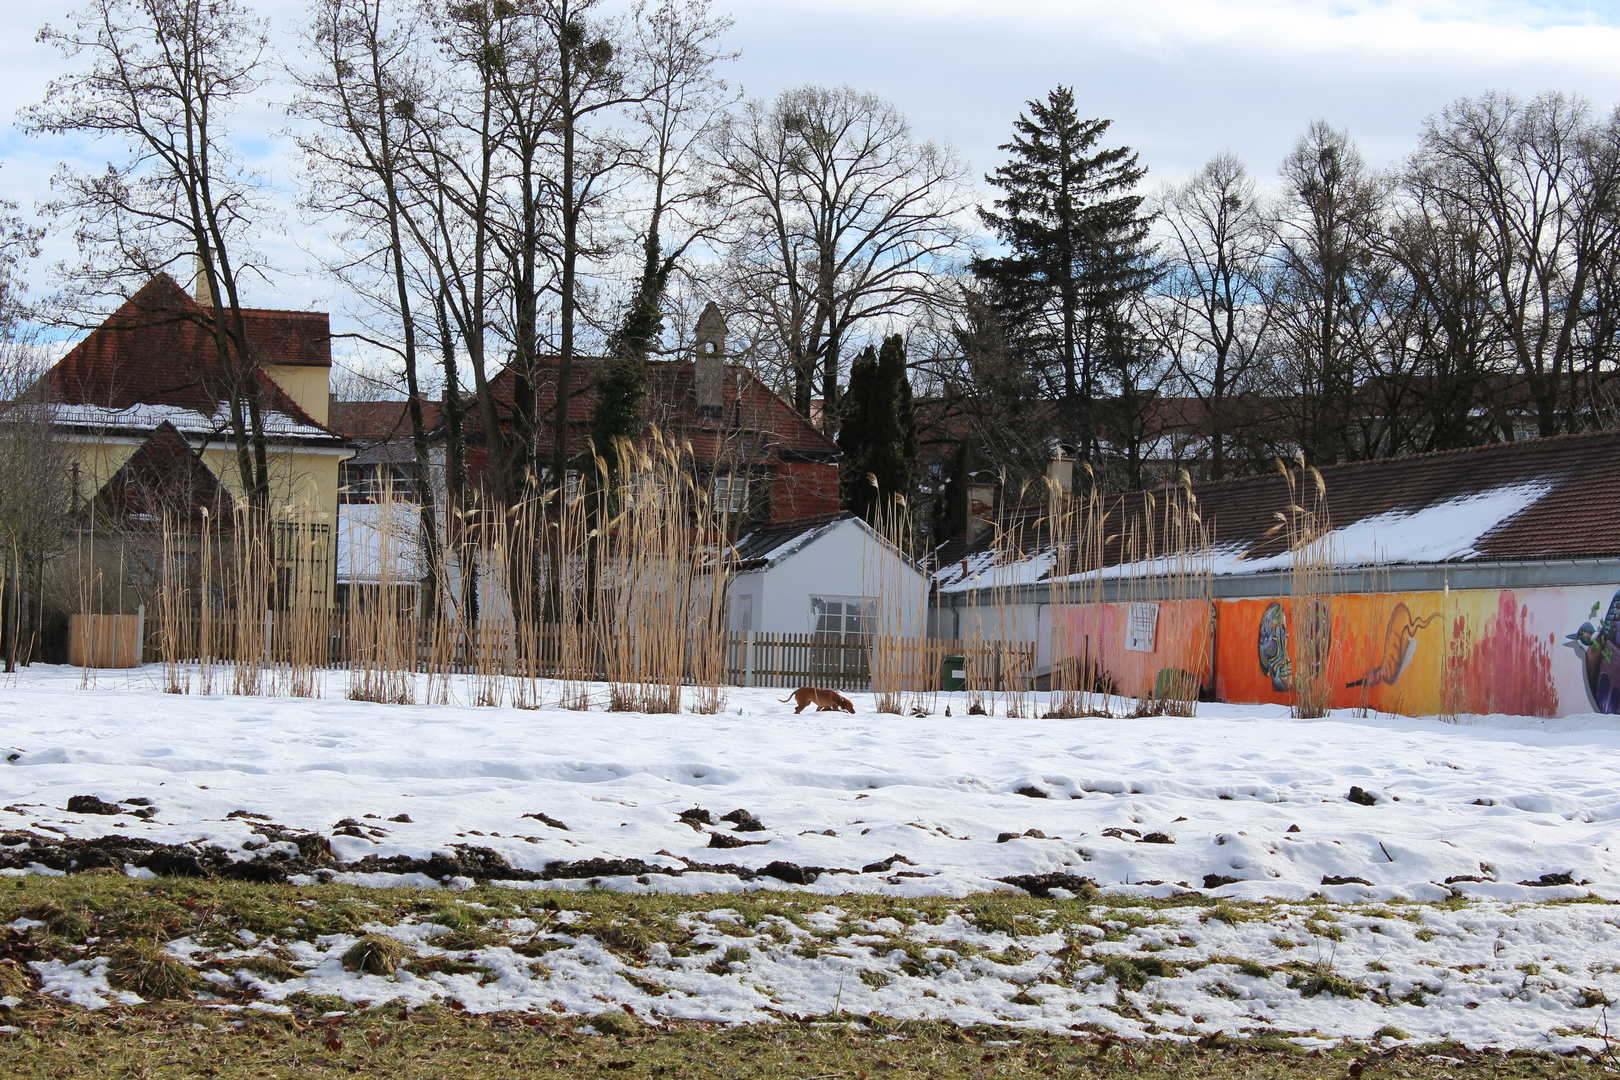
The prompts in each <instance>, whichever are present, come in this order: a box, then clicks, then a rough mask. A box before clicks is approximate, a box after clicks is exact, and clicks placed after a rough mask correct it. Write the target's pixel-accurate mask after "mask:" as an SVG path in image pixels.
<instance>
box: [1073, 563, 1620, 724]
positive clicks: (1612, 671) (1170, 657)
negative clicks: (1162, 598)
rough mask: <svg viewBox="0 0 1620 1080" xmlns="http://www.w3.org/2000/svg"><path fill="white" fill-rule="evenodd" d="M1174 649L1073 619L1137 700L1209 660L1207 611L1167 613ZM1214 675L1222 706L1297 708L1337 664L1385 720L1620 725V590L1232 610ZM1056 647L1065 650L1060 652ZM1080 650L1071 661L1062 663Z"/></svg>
mask: <svg viewBox="0 0 1620 1080" xmlns="http://www.w3.org/2000/svg"><path fill="white" fill-rule="evenodd" d="M1160 607H1161V608H1172V607H1174V608H1175V610H1172V611H1169V612H1166V613H1165V614H1164V615H1161V619H1162V620H1164V623H1163V626H1164V629H1161V631H1160V637H1161V639H1162V641H1163V645H1162V648H1159V649H1156V650H1155V652H1154V653H1151V654H1149V653H1142V652H1131V651H1128V650H1126V649H1125V647H1124V646H1125V637H1126V633H1125V629H1124V627H1125V622H1126V620H1127V619H1128V613H1127V609H1129V608H1130V605H1128V604H1102V605H1096V606H1095V607H1087V608H1075V609H1072V610H1071V611H1070V613H1069V615H1068V618H1067V620H1066V625H1067V626H1068V627H1069V628H1070V629H1069V633H1070V635H1071V640H1073V641H1074V642H1075V643H1076V646H1075V648H1073V649H1072V652H1073V654H1074V655H1079V654H1080V649H1081V643H1082V642H1085V643H1088V647H1090V646H1089V643H1090V642H1096V643H1097V644H1096V646H1095V649H1096V651H1095V653H1094V654H1093V655H1094V656H1095V658H1096V662H1098V663H1099V664H1100V666H1102V667H1103V668H1104V669H1105V670H1107V671H1109V673H1110V674H1111V675H1113V676H1114V678H1115V681H1116V684H1117V685H1118V686H1119V687H1120V688H1121V689H1122V690H1123V691H1125V692H1132V688H1135V687H1142V686H1151V685H1152V680H1153V678H1154V676H1155V674H1156V671H1157V669H1158V668H1159V667H1179V666H1189V665H1188V664H1187V659H1188V658H1193V659H1196V658H1197V657H1198V656H1199V655H1206V656H1208V655H1210V652H1209V649H1208V647H1207V646H1206V647H1205V648H1204V650H1203V653H1202V654H1200V653H1199V650H1198V649H1197V648H1196V647H1195V641H1196V635H1197V634H1199V633H1202V634H1205V635H1207V634H1208V621H1207V616H1203V617H1201V616H1200V612H1199V611H1197V610H1194V609H1202V608H1204V607H1205V606H1204V605H1174V606H1172V605H1168V604H1166V605H1160ZM1214 607H1215V619H1216V623H1215V633H1214V648H1213V654H1212V656H1211V657H1210V658H1211V660H1212V661H1213V662H1212V663H1207V664H1205V665H1204V667H1203V668H1202V670H1200V672H1199V673H1200V676H1201V677H1202V678H1203V679H1204V680H1205V682H1206V683H1210V682H1212V683H1213V687H1214V691H1215V695H1216V697H1217V698H1219V699H1220V700H1222V701H1234V702H1274V703H1277V704H1287V703H1288V702H1289V701H1290V699H1291V695H1292V692H1293V684H1294V678H1295V669H1296V667H1297V666H1299V665H1301V664H1311V665H1325V666H1326V668H1327V678H1328V680H1329V682H1330V683H1331V685H1332V686H1333V687H1334V694H1333V704H1334V706H1335V707H1337V708H1355V707H1359V706H1366V707H1369V708H1372V709H1376V710H1378V711H1380V712H1392V713H1406V714H1410V715H1420V714H1433V713H1493V712H1495V713H1513V714H1518V715H1526V716H1559V715H1567V714H1570V713H1580V712H1606V713H1620V590H1615V589H1613V588H1611V587H1602V586H1594V587H1567V588H1557V589H1527V590H1521V591H1517V592H1515V591H1509V590H1503V591H1491V590H1470V591H1464V592H1450V593H1443V592H1430V593H1387V594H1378V595H1351V596H1336V597H1332V598H1330V599H1325V600H1312V601H1310V602H1308V603H1307V602H1304V601H1302V602H1301V604H1300V605H1299V608H1300V610H1299V611H1295V610H1294V605H1293V604H1292V603H1291V602H1290V601H1289V600H1288V598H1286V597H1284V598H1279V599H1257V600H1221V601H1217V602H1216V603H1215V605H1214ZM1054 644H1056V642H1055V643H1054ZM1063 651H1066V652H1068V651H1071V650H1067V649H1066V650H1063Z"/></svg>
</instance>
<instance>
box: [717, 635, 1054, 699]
mask: <svg viewBox="0 0 1620 1080" xmlns="http://www.w3.org/2000/svg"><path fill="white" fill-rule="evenodd" d="M948 656H960V657H962V658H963V664H962V666H961V667H960V668H959V669H958V670H961V671H962V672H963V673H964V674H965V676H966V678H967V679H968V680H969V685H974V686H982V687H984V688H985V689H991V690H1001V689H1006V688H1007V686H1008V684H1009V683H1010V684H1012V685H1013V686H1015V687H1019V688H1022V689H1028V688H1029V686H1030V680H1031V678H1032V677H1033V675H1034V672H1035V643H1034V642H1033V641H1021V642H1009V643H1006V644H1002V643H998V642H987V641H979V642H972V641H953V640H950V639H946V638H920V637H877V638H854V639H850V638H839V637H835V636H833V635H826V634H765V633H755V632H752V631H750V632H748V633H736V632H733V633H729V634H727V635H726V669H725V681H726V682H728V683H730V684H732V685H733V686H776V687H795V686H821V687H826V688H827V689H829V690H878V689H891V690H901V691H908V692H915V691H923V690H936V689H939V688H940V687H941V685H942V683H943V681H944V680H945V679H947V678H948V676H947V674H946V672H945V671H944V667H945V658H946V657H948Z"/></svg>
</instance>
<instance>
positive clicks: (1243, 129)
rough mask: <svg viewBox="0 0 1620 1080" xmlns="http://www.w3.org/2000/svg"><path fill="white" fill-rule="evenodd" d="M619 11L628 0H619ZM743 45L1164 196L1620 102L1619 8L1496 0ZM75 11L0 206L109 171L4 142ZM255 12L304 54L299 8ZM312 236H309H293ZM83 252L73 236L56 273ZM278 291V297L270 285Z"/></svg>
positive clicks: (973, 139)
mask: <svg viewBox="0 0 1620 1080" xmlns="http://www.w3.org/2000/svg"><path fill="white" fill-rule="evenodd" d="M615 2H616V0H615ZM716 6H717V7H718V8H720V9H722V10H725V9H729V10H731V11H732V12H733V14H734V15H735V19H736V26H735V29H734V30H733V32H732V35H731V44H732V46H733V47H737V48H741V49H742V50H743V56H742V59H741V60H740V61H739V62H738V63H737V64H736V65H735V66H734V68H733V70H732V71H731V72H730V76H731V77H732V78H733V79H734V80H735V81H738V82H741V83H742V84H743V86H744V87H745V89H746V90H747V91H748V92H749V93H750V94H756V95H761V94H771V93H774V92H776V91H778V90H780V89H783V88H785V87H788V86H795V85H800V84H803V83H833V84H836V83H843V82H847V83H850V84H851V85H854V86H857V87H859V88H862V89H868V90H872V91H874V92H877V93H879V94H881V95H883V96H885V97H887V98H889V99H891V100H893V101H894V102H895V103H896V104H898V105H899V106H900V107H901V109H903V110H904V111H905V112H906V113H907V114H908V115H910V116H911V118H912V120H913V122H914V125H915V127H916V129H917V130H918V132H919V134H921V135H923V136H925V137H928V138H938V139H948V140H950V141H951V142H953V143H955V144H956V145H957V146H958V148H960V149H961V150H962V151H963V153H964V154H965V155H966V156H967V157H968V158H969V159H970V161H971V162H972V165H973V168H974V171H975V173H980V174H982V173H983V172H985V171H987V170H988V169H990V168H992V167H993V166H994V165H995V164H996V162H997V161H998V160H999V158H1000V153H999V151H998V150H997V149H996V147H997V146H998V144H1000V143H1002V142H1005V141H1006V139H1007V137H1008V134H1009V132H1010V129H1011V125H1012V122H1013V119H1014V118H1015V117H1016V116H1017V114H1018V112H1019V111H1020V110H1021V109H1022V108H1023V107H1024V103H1025V102H1026V101H1027V100H1028V99H1030V98H1035V97H1040V96H1043V95H1044V94H1045V93H1046V92H1047V91H1048V90H1050V89H1051V88H1052V87H1053V86H1054V85H1057V84H1058V83H1063V84H1066V85H1072V86H1074V87H1075V90H1076V94H1077V96H1078V97H1079V99H1080V101H1081V103H1082V104H1081V107H1082V108H1083V109H1084V110H1085V111H1086V112H1087V113H1088V114H1089V115H1094V116H1106V117H1111V118H1113V119H1114V120H1115V125H1114V128H1113V129H1112V131H1111V132H1110V138H1112V139H1115V140H1117V141H1118V142H1123V143H1128V144H1130V145H1132V146H1135V147H1136V148H1137V149H1138V150H1139V151H1140V152H1141V159H1142V161H1143V163H1144V164H1146V165H1148V166H1149V168H1150V170H1151V172H1150V176H1149V183H1150V184H1153V183H1157V182H1158V181H1162V180H1173V179H1176V178H1179V177H1181V176H1183V175H1186V174H1187V173H1190V172H1191V171H1193V170H1194V169H1196V168H1197V167H1198V166H1199V165H1200V164H1202V162H1203V161H1205V160H1206V159H1208V158H1209V156H1210V155H1212V154H1214V153H1215V152H1217V151H1219V150H1223V149H1231V150H1233V151H1234V152H1236V153H1237V154H1238V155H1239V156H1240V157H1242V158H1243V159H1245V160H1246V161H1247V162H1248V163H1249V165H1250V167H1251V169H1252V170H1253V171H1254V172H1255V174H1256V175H1257V176H1259V177H1261V178H1262V180H1265V179H1266V178H1269V177H1271V176H1272V175H1273V174H1274V170H1275V167H1276V164H1277V162H1278V161H1279V160H1281V158H1282V156H1283V155H1284V154H1285V153H1286V152H1287V150H1288V148H1289V146H1290V145H1291V144H1292V142H1293V140H1294V138H1295V137H1296V135H1297V134H1298V133H1299V132H1300V131H1302V130H1303V129H1304V127H1305V125H1306V124H1307V123H1309V122H1310V121H1311V120H1312V119H1314V118H1316V117H1325V118H1326V119H1328V120H1329V121H1330V122H1332V123H1334V124H1335V125H1337V126H1344V127H1348V128H1349V129H1350V131H1351V134H1352V136H1353V137H1355V138H1356V139H1357V140H1358V141H1359V142H1360V143H1361V145H1362V148H1363V150H1364V151H1365V153H1366V155H1367V157H1368V159H1369V160H1370V161H1372V162H1374V163H1377V164H1383V163H1387V162H1391V161H1395V160H1397V159H1399V158H1400V157H1401V156H1402V155H1403V154H1405V153H1406V152H1407V151H1408V150H1409V149H1410V148H1411V146H1412V143H1413V140H1414V139H1415V137H1416V133H1417V130H1418V127H1419V125H1420V124H1421V122H1422V119H1423V118H1424V116H1426V115H1428V114H1429V113H1432V112H1434V111H1435V110H1437V109H1439V108H1441V107H1442V106H1444V105H1445V104H1446V103H1447V102H1449V101H1452V100H1454V99H1455V98H1457V97H1459V96H1461V95H1464V94H1475V93H1479V92H1480V91H1483V90H1486V89H1505V90H1510V91H1513V92H1516V93H1520V94H1526V95H1527V94H1533V93H1535V92H1537V91H1539V90H1541V89H1544V88H1547V87H1555V88H1558V89H1563V90H1568V91H1575V92H1580V93H1584V94H1585V95H1586V96H1588V97H1590V98H1591V99H1593V101H1594V102H1595V103H1596V104H1597V105H1598V106H1599V107H1600V108H1607V107H1609V106H1610V105H1612V104H1613V103H1614V102H1615V101H1616V100H1620V68H1617V67H1616V66H1615V65H1614V63H1613V59H1612V58H1613V57H1614V56H1616V55H1620V13H1617V12H1616V10H1615V9H1614V8H1613V7H1612V6H1610V5H1607V4H1605V5H1603V7H1602V8H1598V7H1596V6H1586V5H1582V4H1580V3H1563V2H1558V0H1553V2H1549V3H1525V2H1507V0H1486V2H1484V3H1467V2H1462V0H1379V2H1375V0H1339V2H1333V0H1230V2H1199V0H1147V2H1136V3H1129V2H1125V3H1121V2H1118V0H1112V2H1105V0H996V2H986V0H729V2H728V0H717V5H716ZM73 7H74V5H73V4H71V3H68V2H65V0H46V2H41V3H34V4H21V3H12V4H0V65H3V70H4V72H5V78H3V79H0V118H3V119H0V157H3V158H4V159H5V165H4V169H3V171H0V194H4V195H5V196H7V197H10V198H14V199H17V200H18V201H20V202H21V203H23V204H24V205H25V206H28V205H31V204H32V203H34V202H35V201H36V200H38V199H41V198H44V197H47V196H48V194H49V186H48V185H49V177H50V173H51V170H52V168H53V166H54V164H55V162H56V161H57V160H58V159H59V158H60V157H62V156H72V157H74V158H75V159H76V161H75V164H76V165H77V166H78V167H92V168H93V167H97V165H98V164H99V163H100V162H103V161H105V160H106V158H107V157H108V156H112V155H113V154H114V151H113V150H112V148H101V147H91V146H86V145H84V144H70V143H51V142H45V141H35V140H30V139H27V138H24V137H22V136H20V135H18V134H17V133H16V132H15V131H14V130H9V129H6V128H5V122H6V121H7V120H9V118H10V117H11V115H12V114H13V113H14V112H15V111H16V110H17V109H18V108H21V107H23V106H25V105H27V104H29V103H31V102H34V101H37V100H39V98H40V97H41V96H42V94H43V93H44V89H45V85H46V82H47V81H48V80H49V79H50V78H51V77H52V76H53V75H56V74H59V73H61V72H63V71H65V70H68V67H69V65H68V64H67V63H65V62H63V61H62V60H61V59H60V58H59V57H57V56H56V54H55V52H54V50H51V49H49V48H47V47H45V46H43V45H39V44H37V43H36V42H35V41H34V40H33V39H34V34H35V33H36V32H37V30H38V29H39V27H40V25H41V24H43V23H44V22H46V21H53V22H57V23H60V22H63V21H64V20H65V19H66V16H67V14H68V13H69V12H71V11H72V10H73ZM258 8H259V10H260V11H261V12H263V13H264V14H266V15H268V16H269V17H270V18H271V19H272V21H273V23H274V25H275V26H276V28H277V39H278V41H279V42H281V43H283V44H290V43H291V42H292V40H293V38H292V35H293V31H294V28H295V27H296V24H297V22H298V20H299V19H300V18H301V17H302V12H303V10H304V4H303V3H302V0H273V2H270V3H260V4H259V5H258ZM286 96H287V95H286V93H285V92H284V91H277V92H276V93H275V94H274V95H273V96H271V97H267V100H266V101H265V103H264V104H263V106H262V107H259V108H256V109H254V110H252V111H251V112H250V113H248V114H246V115H244V116H243V117H242V119H241V122H240V124H239V125H238V126H239V129H240V130H241V131H243V133H244V134H250V135H252V136H254V137H255V138H262V137H264V136H266V135H268V134H270V133H272V132H274V131H276V130H277V129H279V128H281V127H283V126H284V125H285V120H284V119H283V118H282V116H281V113H280V109H279V105H278V104H277V102H278V101H279V100H282V99H284V98H285V97H286ZM286 149H287V147H286V146H285V144H284V143H281V144H276V150H275V156H273V157H270V158H268V159H266V160H263V161H261V162H259V163H258V164H260V165H261V166H262V167H263V168H264V169H265V171H266V172H267V173H268V174H269V175H270V176H271V177H272V178H273V179H274V180H275V182H276V183H277V185H278V188H279V189H280V191H281V193H282V194H281V203H280V204H281V207H282V209H283V214H282V216H281V217H280V218H279V219H278V220H277V221H276V222H275V226H274V228H272V229H270V230H268V231H269V232H270V233H271V235H270V236H267V238H266V243H265V246H266V248H267V249H268V250H269V253H270V254H271V255H272V257H273V258H274V260H275V261H276V262H277V263H278V264H279V265H280V268H281V269H282V271H283V274H282V276H281V277H280V278H279V279H278V280H277V282H276V283H275V290H274V291H273V292H272V294H271V295H267V296H264V297H262V298H258V297H256V299H257V300H259V302H264V303H273V304H276V305H278V306H313V305H318V306H321V307H341V305H342V297H341V296H335V295H333V292H332V286H331V285H330V284H328V283H327V282H326V281H325V280H324V279H323V278H322V277H321V275H319V274H318V273H316V272H314V271H313V270H312V263H313V260H312V259H311V258H310V257H309V256H308V255H307V254H306V252H307V251H308V250H310V249H319V248H320V247H321V246H322V245H321V242H320V240H319V238H318V237H316V236H315V235H313V234H311V233H310V230H309V229H308V228H307V226H305V225H304V224H303V223H302V222H301V221H300V219H299V218H298V217H297V215H296V213H295V212H294V211H293V208H292V206H291V198H290V194H289V192H290V190H291V187H292V181H291V175H292V171H291V169H290V168H289V163H288V161H287V159H286V158H285V157H284V156H282V155H283V154H284V153H285V152H286ZM291 234H299V235H291ZM70 254H71V248H70V244H69V242H68V241H67V239H66V238H63V237H58V238H57V239H56V240H55V241H54V242H53V244H52V245H51V248H50V255H51V257H53V258H62V257H64V256H67V255H70ZM270 291H271V290H267V292H270Z"/></svg>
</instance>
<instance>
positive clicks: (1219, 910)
mask: <svg viewBox="0 0 1620 1080" xmlns="http://www.w3.org/2000/svg"><path fill="white" fill-rule="evenodd" d="M1259 917H1260V913H1259V912H1258V911H1257V910H1256V909H1255V908H1253V907H1240V906H1238V905H1237V904H1233V903H1230V902H1228V901H1225V900H1223V901H1221V902H1220V903H1218V904H1216V905H1215V906H1214V907H1212V908H1210V909H1209V910H1208V911H1206V912H1204V913H1203V914H1201V915H1199V916H1198V919H1199V921H1200V922H1209V921H1210V920H1211V919H1214V920H1216V921H1218V922H1223V923H1226V924H1228V925H1230V926H1236V925H1238V924H1239V923H1245V922H1249V921H1250V920H1253V919H1258V918H1259Z"/></svg>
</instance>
